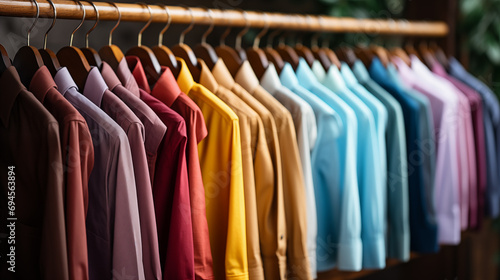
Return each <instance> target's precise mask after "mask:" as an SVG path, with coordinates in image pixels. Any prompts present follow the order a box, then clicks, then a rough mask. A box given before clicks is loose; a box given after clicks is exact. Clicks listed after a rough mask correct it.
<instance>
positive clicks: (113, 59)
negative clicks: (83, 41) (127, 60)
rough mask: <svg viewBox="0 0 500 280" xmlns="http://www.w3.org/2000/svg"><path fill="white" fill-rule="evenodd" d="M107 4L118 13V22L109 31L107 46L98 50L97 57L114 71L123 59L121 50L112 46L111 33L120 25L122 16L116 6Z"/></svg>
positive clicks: (111, 3)
mask: <svg viewBox="0 0 500 280" xmlns="http://www.w3.org/2000/svg"><path fill="white" fill-rule="evenodd" d="M107 3H108V4H110V5H112V6H114V7H115V8H116V11H117V12H118V21H117V22H116V24H115V26H114V27H113V29H111V31H110V32H109V43H108V45H107V46H104V47H102V48H101V49H100V50H99V55H100V56H101V59H102V60H103V61H106V62H107V63H108V64H109V65H110V66H111V68H113V70H116V69H117V68H118V64H119V63H120V61H121V60H122V59H123V58H124V57H125V56H124V55H123V52H122V50H120V48H119V47H118V46H116V45H113V43H112V42H113V32H114V31H115V29H116V28H117V27H118V25H120V21H121V18H122V14H121V12H120V9H119V8H118V6H117V5H116V4H115V3H113V2H107Z"/></svg>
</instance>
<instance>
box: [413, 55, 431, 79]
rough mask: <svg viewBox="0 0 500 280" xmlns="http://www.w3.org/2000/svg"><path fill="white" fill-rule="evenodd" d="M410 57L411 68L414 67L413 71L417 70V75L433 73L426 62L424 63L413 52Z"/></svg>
mask: <svg viewBox="0 0 500 280" xmlns="http://www.w3.org/2000/svg"><path fill="white" fill-rule="evenodd" d="M410 59H411V68H412V69H413V71H415V73H416V74H417V75H425V76H428V75H429V74H430V73H431V72H430V70H429V68H427V66H425V64H423V63H422V61H420V59H418V57H416V56H415V55H413V54H412V55H410Z"/></svg>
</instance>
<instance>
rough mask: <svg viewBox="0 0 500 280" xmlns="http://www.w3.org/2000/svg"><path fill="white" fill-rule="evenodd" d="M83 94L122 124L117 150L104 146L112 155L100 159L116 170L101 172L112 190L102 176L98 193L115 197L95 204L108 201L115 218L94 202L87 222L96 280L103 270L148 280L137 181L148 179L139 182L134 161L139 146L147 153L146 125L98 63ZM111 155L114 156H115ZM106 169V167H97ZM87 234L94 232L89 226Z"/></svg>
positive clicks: (117, 133) (115, 134)
mask: <svg viewBox="0 0 500 280" xmlns="http://www.w3.org/2000/svg"><path fill="white" fill-rule="evenodd" d="M83 95H84V96H85V97H87V98H88V99H89V100H90V101H92V102H93V103H94V104H95V105H97V106H98V107H100V108H101V109H102V110H103V111H104V112H105V113H106V114H108V115H109V116H110V117H111V118H112V119H113V120H114V121H115V122H116V123H117V124H118V125H119V127H116V126H113V130H114V131H109V134H110V135H109V136H108V137H112V138H113V139H112V140H111V142H112V143H113V142H114V143H113V145H112V147H113V148H114V150H110V149H106V148H103V149H102V150H99V152H101V153H103V154H108V155H107V156H106V155H102V158H101V159H102V160H104V161H105V162H103V163H102V164H103V166H104V167H107V166H109V165H111V166H109V167H110V168H111V170H112V171H111V172H113V173H111V174H101V175H100V176H102V177H101V178H102V179H103V181H104V180H106V179H107V180H109V185H110V189H109V190H106V189H105V188H103V187H102V181H100V182H99V183H97V184H96V186H94V187H96V188H100V190H98V192H100V193H98V196H97V197H96V199H98V200H102V199H103V198H106V197H110V198H111V199H113V198H114V201H110V202H105V201H99V202H95V203H98V204H99V205H102V206H106V205H107V204H108V203H109V204H110V206H111V209H109V211H110V213H106V214H108V215H110V216H111V217H114V221H113V220H112V218H109V217H107V215H106V214H103V213H99V212H97V211H98V208H99V206H97V205H96V206H94V207H95V208H96V210H97V211H96V212H97V213H94V215H92V216H90V209H92V208H93V207H92V206H90V207H89V216H90V217H88V218H87V227H89V223H92V225H91V230H95V231H97V232H95V233H93V234H92V239H93V240H92V242H93V245H94V246H92V245H91V244H89V255H90V257H89V261H92V262H93V263H94V264H95V266H96V268H98V270H97V271H93V269H92V267H91V269H90V270H91V279H98V278H100V277H103V275H105V276H106V278H109V277H125V276H133V277H137V278H139V279H145V276H144V267H143V259H142V243H141V226H140V219H139V207H138V201H137V185H136V184H138V183H139V184H142V182H144V178H143V177H142V181H140V180H139V181H138V180H137V178H136V174H138V173H137V172H134V171H135V169H134V162H137V161H134V159H136V157H135V155H136V154H134V153H137V151H142V152H143V153H144V145H143V144H142V142H143V141H144V140H143V135H144V134H143V131H144V128H143V127H142V124H141V123H140V121H139V120H138V119H137V117H136V116H135V115H134V114H133V113H132V112H131V111H130V109H129V108H128V107H127V106H126V105H125V104H123V102H122V101H121V100H120V99H119V98H118V97H116V96H115V95H114V94H113V93H111V92H110V91H109V90H108V87H107V86H106V82H105V81H104V80H103V78H102V76H101V74H100V73H99V69H98V68H97V67H92V69H91V70H90V72H89V74H88V76H87V80H86V82H85V88H84V90H83ZM120 127H121V128H120ZM105 139H106V138H99V139H97V140H96V141H95V142H97V143H95V144H96V145H98V146H100V145H101V142H102V141H105ZM106 140H107V139H106ZM94 148H95V147H94ZM133 152H134V153H133ZM108 157H111V159H109V158H108ZM94 170H95V168H94ZM105 170H106V169H105V168H103V170H99V171H98V172H102V171H105ZM139 179H141V177H139ZM148 180H149V179H148ZM139 187H142V185H139ZM109 219H111V220H110V221H109V227H106V224H108V220H109ZM94 223H95V224H94ZM102 231H104V232H107V231H110V232H111V236H112V237H111V238H110V237H109V236H108V237H106V236H104V237H103V236H102ZM87 234H89V232H88V231H87ZM105 235H106V233H105ZM89 239H90V237H89ZM102 239H104V240H106V241H108V240H110V239H111V240H113V244H112V245H111V244H106V243H107V242H106V241H105V242H106V243H105V244H102V243H103V240H102ZM89 243H90V242H89ZM106 247H107V248H106ZM91 250H95V251H94V252H93V254H91V252H90V251H91ZM109 253H112V255H111V256H110V255H109ZM109 260H112V265H111V267H110V266H109V264H108V263H109ZM108 276H109V277H108Z"/></svg>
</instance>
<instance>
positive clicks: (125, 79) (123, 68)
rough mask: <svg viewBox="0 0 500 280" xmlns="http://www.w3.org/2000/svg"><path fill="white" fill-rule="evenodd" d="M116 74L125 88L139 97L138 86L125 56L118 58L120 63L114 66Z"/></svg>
mask: <svg viewBox="0 0 500 280" xmlns="http://www.w3.org/2000/svg"><path fill="white" fill-rule="evenodd" d="M116 75H117V76H118V79H120V81H121V83H122V85H123V86H124V87H125V88H126V89H128V90H129V91H130V92H131V93H133V94H134V95H135V96H137V97H140V94H139V86H138V85H137V82H136V81H135V78H134V76H133V75H132V72H130V68H129V66H128V61H127V59H126V58H123V59H122V60H120V63H118V67H117V68H116Z"/></svg>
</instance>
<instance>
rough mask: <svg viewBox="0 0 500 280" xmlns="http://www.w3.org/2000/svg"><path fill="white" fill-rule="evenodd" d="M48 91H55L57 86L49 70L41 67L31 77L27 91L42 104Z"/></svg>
mask: <svg viewBox="0 0 500 280" xmlns="http://www.w3.org/2000/svg"><path fill="white" fill-rule="evenodd" d="M50 89H57V85H56V83H55V82H54V79H52V75H51V74H50V71H49V69H47V67H46V66H42V67H40V69H38V70H37V71H36V72H35V74H34V75H33V78H32V79H31V82H30V88H29V90H30V91H31V92H32V93H33V94H34V95H35V96H36V98H37V99H38V100H40V102H42V103H43V102H44V100H45V96H47V92H49V90H50Z"/></svg>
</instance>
